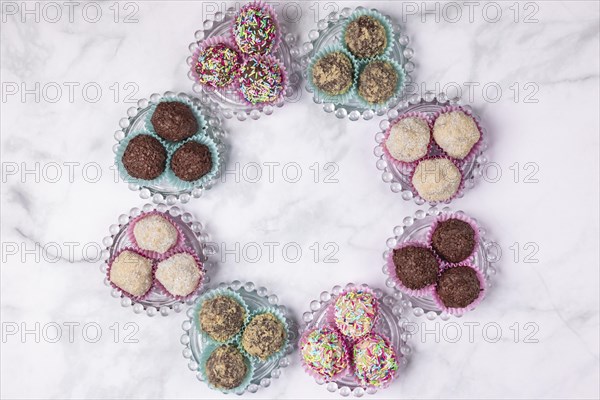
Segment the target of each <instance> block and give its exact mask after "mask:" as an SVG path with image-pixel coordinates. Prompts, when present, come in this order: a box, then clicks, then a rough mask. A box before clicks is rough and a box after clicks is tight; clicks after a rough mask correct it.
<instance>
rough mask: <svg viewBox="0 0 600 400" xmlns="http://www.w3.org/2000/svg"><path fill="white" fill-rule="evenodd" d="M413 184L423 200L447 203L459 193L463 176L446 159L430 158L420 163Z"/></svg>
mask: <svg viewBox="0 0 600 400" xmlns="http://www.w3.org/2000/svg"><path fill="white" fill-rule="evenodd" d="M411 182H412V184H413V186H414V188H415V190H416V191H417V193H418V194H419V196H421V197H422V198H423V200H425V201H431V202H433V201H447V200H449V199H451V198H452V197H453V196H454V195H455V194H456V192H458V189H459V188H460V184H461V182H462V174H461V172H460V170H459V169H458V167H457V166H456V165H454V163H453V162H452V161H450V160H448V159H446V158H429V159H425V160H422V161H420V162H419V164H418V165H417V168H416V169H415V172H414V174H413V177H412V180H411Z"/></svg>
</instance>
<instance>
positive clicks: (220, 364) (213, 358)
mask: <svg viewBox="0 0 600 400" xmlns="http://www.w3.org/2000/svg"><path fill="white" fill-rule="evenodd" d="M247 373H248V367H247V366H246V362H245V358H244V356H243V355H242V353H241V352H240V351H239V350H238V349H237V348H236V347H235V346H231V345H225V346H220V347H217V348H216V349H215V350H214V351H213V352H212V354H211V355H210V356H208V359H207V360H206V375H207V378H208V382H209V383H210V384H211V385H213V386H215V387H217V388H221V389H227V390H228V389H233V388H236V387H238V386H239V385H240V384H241V383H242V381H243V380H244V378H245V377H246V374H247Z"/></svg>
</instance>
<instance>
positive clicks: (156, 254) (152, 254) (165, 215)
mask: <svg viewBox="0 0 600 400" xmlns="http://www.w3.org/2000/svg"><path fill="white" fill-rule="evenodd" d="M153 214H154V215H160V216H161V217H163V218H165V219H166V220H167V221H169V222H170V223H171V225H173V226H174V227H175V229H176V230H177V242H176V243H175V245H173V247H171V248H170V249H169V250H168V251H167V252H166V253H159V252H157V251H151V250H145V249H142V248H141V247H140V246H139V245H138V243H137V240H136V239H135V235H134V234H133V228H134V227H135V224H137V223H138V221H140V220H141V219H143V218H146V217H148V216H150V215H153ZM127 237H128V238H129V240H130V241H131V243H133V245H134V247H135V248H136V251H137V252H138V253H140V254H141V255H143V256H144V257H148V258H152V259H155V260H160V259H162V257H164V255H165V254H167V253H168V252H170V251H172V250H175V249H179V248H181V247H183V244H184V241H185V240H184V235H183V232H182V231H181V228H180V227H179V225H177V223H176V222H175V221H174V220H173V218H171V216H170V215H169V214H168V213H163V212H160V211H157V210H152V211H149V212H142V213H141V214H140V215H138V216H137V217H135V218H134V219H132V220H131V221H129V225H128V226H127Z"/></svg>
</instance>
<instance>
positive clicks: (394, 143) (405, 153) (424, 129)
mask: <svg viewBox="0 0 600 400" xmlns="http://www.w3.org/2000/svg"><path fill="white" fill-rule="evenodd" d="M430 141H431V133H430V131H429V124H428V123H427V121H425V120H423V119H421V118H418V117H407V118H403V119H401V120H400V121H398V122H396V123H395V124H394V125H392V127H391V128H390V134H389V136H388V138H387V140H386V141H385V147H386V148H387V150H388V151H389V153H390V155H391V156H392V157H394V158H395V159H396V160H399V161H403V162H413V161H417V160H418V159H420V158H422V157H425V156H426V155H427V151H428V150H429V142H430Z"/></svg>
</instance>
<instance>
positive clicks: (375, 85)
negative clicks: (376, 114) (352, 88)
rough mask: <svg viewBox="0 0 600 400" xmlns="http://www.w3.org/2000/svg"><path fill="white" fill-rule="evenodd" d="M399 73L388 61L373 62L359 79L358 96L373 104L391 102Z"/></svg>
mask: <svg viewBox="0 0 600 400" xmlns="http://www.w3.org/2000/svg"><path fill="white" fill-rule="evenodd" d="M397 84H398V73H397V72H396V69H395V68H394V67H393V66H392V64H390V63H389V62H386V61H372V62H370V63H369V64H368V65H367V66H366V67H365V68H364V69H363V70H362V72H361V73H360V76H359V77H358V94H359V95H360V96H361V97H362V98H363V99H365V100H366V101H367V102H369V103H371V104H381V103H385V102H386V101H387V100H389V99H390V98H391V97H392V96H393V95H394V92H395V90H396V86H397Z"/></svg>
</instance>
